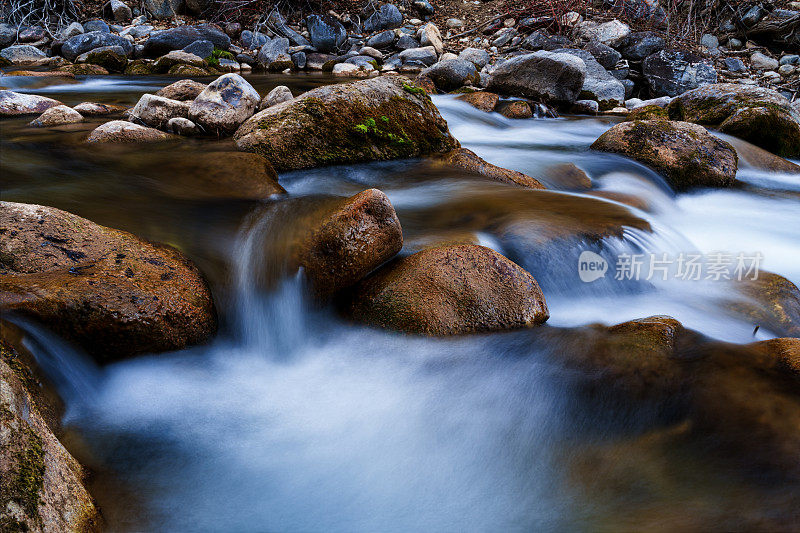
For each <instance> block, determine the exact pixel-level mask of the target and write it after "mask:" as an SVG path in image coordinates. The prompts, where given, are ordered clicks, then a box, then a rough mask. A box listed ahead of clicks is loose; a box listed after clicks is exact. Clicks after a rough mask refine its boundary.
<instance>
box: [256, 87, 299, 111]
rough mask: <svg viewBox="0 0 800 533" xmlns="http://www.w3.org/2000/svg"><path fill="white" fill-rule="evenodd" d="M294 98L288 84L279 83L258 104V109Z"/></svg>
mask: <svg viewBox="0 0 800 533" xmlns="http://www.w3.org/2000/svg"><path fill="white" fill-rule="evenodd" d="M292 98H294V96H292V91H291V90H290V89H289V88H288V87H287V86H285V85H278V86H277V87H275V88H274V89H272V90H271V91H270V92H268V93H267V96H265V97H264V98H263V99H262V100H261V103H260V104H259V105H258V109H259V110H262V109H266V108H268V107H272V106H274V105H278V104H280V103H282V102H288V101H289V100H291V99H292Z"/></svg>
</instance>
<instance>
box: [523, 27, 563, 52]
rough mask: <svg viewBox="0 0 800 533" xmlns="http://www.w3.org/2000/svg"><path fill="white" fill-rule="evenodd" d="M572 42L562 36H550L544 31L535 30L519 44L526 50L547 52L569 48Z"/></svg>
mask: <svg viewBox="0 0 800 533" xmlns="http://www.w3.org/2000/svg"><path fill="white" fill-rule="evenodd" d="M570 44H572V41H571V40H570V39H569V37H565V36H563V35H550V34H549V33H547V31H546V30H537V31H535V32H533V33H531V34H530V35H528V36H527V37H526V38H525V39H524V40H523V41H522V43H521V46H522V48H525V49H526V50H534V51H536V50H548V51H552V50H555V49H556V48H564V47H566V46H570Z"/></svg>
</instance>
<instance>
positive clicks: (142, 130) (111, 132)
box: [86, 120, 176, 144]
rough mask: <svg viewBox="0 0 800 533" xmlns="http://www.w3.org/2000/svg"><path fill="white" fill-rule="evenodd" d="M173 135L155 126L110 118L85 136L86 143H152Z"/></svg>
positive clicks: (162, 140) (170, 137)
mask: <svg viewBox="0 0 800 533" xmlns="http://www.w3.org/2000/svg"><path fill="white" fill-rule="evenodd" d="M175 138H176V137H175V136H174V135H170V134H169V133H164V132H163V131H159V130H157V129H155V128H148V127H146V126H140V125H139V124H134V123H133V122H128V121H127V120H112V121H111V122H106V123H105V124H101V125H100V126H97V127H96V128H95V129H93V130H92V132H91V133H89V136H88V137H87V138H86V142H87V143H122V144H128V143H153V142H164V141H169V140H172V139H175Z"/></svg>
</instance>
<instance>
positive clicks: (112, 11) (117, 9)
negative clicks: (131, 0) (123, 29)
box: [103, 0, 133, 22]
mask: <svg viewBox="0 0 800 533" xmlns="http://www.w3.org/2000/svg"><path fill="white" fill-rule="evenodd" d="M103 14H104V15H105V17H106V18H110V19H114V20H115V21H117V22H125V21H128V20H131V19H132V18H133V11H131V8H130V7H128V5H127V4H125V2H122V0H110V2H108V3H106V4H105V5H104V6H103Z"/></svg>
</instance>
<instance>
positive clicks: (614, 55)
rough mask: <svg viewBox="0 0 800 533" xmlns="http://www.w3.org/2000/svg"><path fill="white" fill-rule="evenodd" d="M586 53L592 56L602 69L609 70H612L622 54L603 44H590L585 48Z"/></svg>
mask: <svg viewBox="0 0 800 533" xmlns="http://www.w3.org/2000/svg"><path fill="white" fill-rule="evenodd" d="M586 51H587V52H589V53H590V54H592V56H593V57H594V58H595V60H597V62H598V63H600V65H601V66H602V67H603V68H605V69H609V70H610V69H613V68H614V67H615V66H616V64H617V63H619V61H620V60H621V59H622V54H620V53H619V52H617V51H616V50H614V49H613V48H611V47H610V46H608V45H605V44H603V43H598V42H591V43H589V44H588V46H586Z"/></svg>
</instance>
